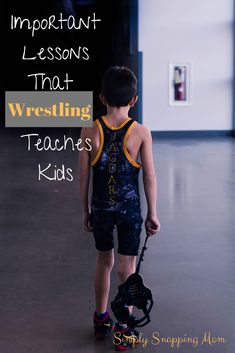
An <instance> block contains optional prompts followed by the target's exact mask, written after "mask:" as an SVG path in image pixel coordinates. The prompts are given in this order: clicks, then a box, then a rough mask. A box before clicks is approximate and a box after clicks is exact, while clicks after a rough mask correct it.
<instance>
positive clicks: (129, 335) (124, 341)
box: [113, 322, 139, 351]
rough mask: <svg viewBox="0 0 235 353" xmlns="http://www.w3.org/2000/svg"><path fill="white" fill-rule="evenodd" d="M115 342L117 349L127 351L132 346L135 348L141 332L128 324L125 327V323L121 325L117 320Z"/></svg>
mask: <svg viewBox="0 0 235 353" xmlns="http://www.w3.org/2000/svg"><path fill="white" fill-rule="evenodd" d="M125 326H126V325H125ZM125 326H124V327H125ZM113 343H114V345H115V349H116V350H117V351H127V350H129V349H131V348H135V346H136V345H137V344H138V343H139V333H138V332H137V331H136V330H134V329H131V328H129V327H127V326H126V328H123V325H120V324H119V323H118V322H117V323H116V325H115V327H114V341H113Z"/></svg>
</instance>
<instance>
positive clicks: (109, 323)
mask: <svg viewBox="0 0 235 353" xmlns="http://www.w3.org/2000/svg"><path fill="white" fill-rule="evenodd" d="M112 329H113V320H112V319H111V317H110V316H109V313H108V312H107V314H106V316H105V317H104V318H102V319H99V318H98V317H97V315H96V313H94V330H95V337H96V338H97V339H102V338H105V337H107V336H108V335H109V333H110V331H111V330H112Z"/></svg>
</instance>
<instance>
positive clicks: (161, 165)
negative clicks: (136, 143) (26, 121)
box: [0, 129, 235, 353]
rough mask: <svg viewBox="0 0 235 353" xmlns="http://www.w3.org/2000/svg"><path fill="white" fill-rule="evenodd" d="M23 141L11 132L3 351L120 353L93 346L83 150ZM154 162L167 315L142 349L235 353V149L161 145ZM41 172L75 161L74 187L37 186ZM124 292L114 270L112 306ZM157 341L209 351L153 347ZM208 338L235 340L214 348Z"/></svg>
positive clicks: (156, 274) (151, 281)
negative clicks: (31, 147) (31, 146)
mask: <svg viewBox="0 0 235 353" xmlns="http://www.w3.org/2000/svg"><path fill="white" fill-rule="evenodd" d="M27 132H29V131H27ZM30 132H32V131H30ZM20 134H21V132H19V130H10V129H9V130H5V131H1V132H0V148H1V149H0V168H1V175H0V178H1V184H0V185H1V193H0V200H1V211H0V229H1V230H0V231H1V238H0V247H1V257H0V296H1V300H0V307H1V309H0V310H1V314H0V335H1V338H0V353H77V352H79V353H80V352H82V353H95V352H97V353H101V352H102V353H103V352H113V347H112V344H111V341H112V337H109V338H108V339H107V340H106V341H104V342H99V343H97V342H95V341H94V339H93V331H92V315H93V310H94V295H93V273H94V267H95V249H94V244H93V238H92V235H91V234H88V233H84V232H83V231H82V230H81V224H80V205H79V198H78V164H77V160H78V153H75V152H73V153H71V152H60V153H55V152H54V153H50V152H46V153H45V152H40V153H39V152H33V151H31V152H28V151H27V150H26V144H25V142H23V141H22V140H21V139H20V137H19V136H20ZM50 135H51V136H53V134H52V133H50ZM59 135H61V133H59V132H58V133H57V134H56V135H55V133H54V136H56V137H58V136H59ZM68 135H69V136H71V133H68ZM73 135H74V136H75V132H73ZM154 158H155V161H156V164H157V173H158V186H159V197H158V199H159V218H160V221H161V226H162V229H161V235H160V236H159V237H155V238H153V239H150V240H149V247H148V250H147V253H146V256H145V261H144V263H143V265H142V270H141V272H142V274H143V276H144V278H145V282H146V284H148V285H149V286H151V288H152V291H153V294H154V299H155V306H154V308H153V311H152V315H151V317H152V321H151V323H150V324H149V325H148V326H146V327H144V328H143V329H142V330H141V332H143V335H144V337H145V338H147V339H149V341H148V343H147V347H146V348H144V347H143V346H142V345H139V346H138V347H137V348H136V351H138V352H141V351H143V352H144V351H146V352H161V353H165V352H167V353H168V352H182V353H190V352H198V353H199V352H200V353H204V352H206V353H210V352H213V353H214V352H216V353H233V352H234V346H235V334H234V331H235V325H234V321H235V312H234V272H235V271H234V261H235V260H234V251H235V240H234V235H235V232H234V215H235V209H234V198H235V140H234V139H232V138H220V139H216V138H213V139H178V140H161V139H160V140H157V141H154ZM38 163H41V164H43V165H46V164H47V163H52V164H57V165H58V166H59V165H60V164H61V163H64V164H65V165H66V166H67V167H71V168H72V169H73V174H74V182H72V183H70V182H48V181H42V182H39V181H37V164H38ZM142 192H143V190H142ZM145 209H146V206H145V202H144V200H143V215H144V214H145ZM143 237H144V234H143ZM116 286H117V276H116V273H115V271H114V272H113V277H112V289H111V298H113V297H114V295H115V292H116ZM154 332H158V333H159V335H160V337H166V338H167V337H181V338H185V337H195V342H197V339H196V338H197V337H198V345H197V343H196V346H195V347H193V346H192V344H190V343H182V344H181V345H180V348H177V347H175V346H174V347H173V348H172V347H171V346H170V343H161V344H159V345H153V342H151V337H152V335H153V333H154ZM205 332H207V333H209V332H211V336H212V337H223V338H224V339H225V340H226V342H225V343H218V341H219V339H217V343H213V344H211V345H210V344H209V343H208V342H207V343H204V344H202V339H203V336H204V333H205ZM155 342H156V341H155Z"/></svg>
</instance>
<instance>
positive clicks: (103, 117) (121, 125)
mask: <svg viewBox="0 0 235 353" xmlns="http://www.w3.org/2000/svg"><path fill="white" fill-rule="evenodd" d="M101 118H102V120H103V122H104V123H105V125H106V126H108V127H109V128H110V129H111V130H119V129H121V128H122V127H123V126H124V125H126V124H127V123H128V121H129V120H130V119H131V118H129V117H128V118H126V120H124V121H123V123H121V124H120V125H118V126H113V125H111V124H110V123H109V122H108V120H107V119H106V118H105V116H102V117H101Z"/></svg>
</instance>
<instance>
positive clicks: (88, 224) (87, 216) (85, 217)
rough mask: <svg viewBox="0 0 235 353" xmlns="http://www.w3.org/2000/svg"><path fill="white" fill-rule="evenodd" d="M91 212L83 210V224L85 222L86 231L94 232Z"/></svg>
mask: <svg viewBox="0 0 235 353" xmlns="http://www.w3.org/2000/svg"><path fill="white" fill-rule="evenodd" d="M91 223H92V222H91V214H90V213H89V212H83V213H82V224H83V229H84V230H85V231H86V232H92V231H93V228H92V225H91Z"/></svg>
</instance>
